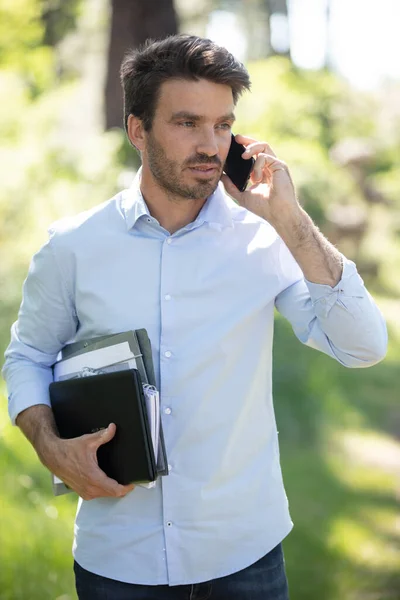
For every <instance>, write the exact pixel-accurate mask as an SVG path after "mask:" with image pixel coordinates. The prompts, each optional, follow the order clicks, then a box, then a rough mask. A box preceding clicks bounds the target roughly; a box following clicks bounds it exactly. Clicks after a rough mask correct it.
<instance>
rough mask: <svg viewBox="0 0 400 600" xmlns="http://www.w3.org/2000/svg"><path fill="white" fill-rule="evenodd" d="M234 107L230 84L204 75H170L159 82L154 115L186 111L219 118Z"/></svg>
mask: <svg viewBox="0 0 400 600" xmlns="http://www.w3.org/2000/svg"><path fill="white" fill-rule="evenodd" d="M233 110H234V103H233V96H232V89H231V88H230V86H229V85H224V84H220V83H214V82H212V81H207V80H206V79H199V80H198V81H190V80H186V79H185V80H183V79H171V80H169V81H165V82H164V83H162V84H161V88H160V95H159V99H158V102H157V108H156V116H161V117H164V118H169V117H171V115H173V114H174V113H178V112H188V113H193V114H197V115H200V116H204V117H210V118H212V117H214V118H218V117H220V116H222V115H227V114H229V113H231V112H233Z"/></svg>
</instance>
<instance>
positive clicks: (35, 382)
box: [3, 239, 78, 423]
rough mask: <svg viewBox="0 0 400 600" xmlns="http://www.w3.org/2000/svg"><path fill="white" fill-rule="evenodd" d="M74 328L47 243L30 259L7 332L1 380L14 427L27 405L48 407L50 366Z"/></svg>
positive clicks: (64, 282) (62, 276) (75, 322)
mask: <svg viewBox="0 0 400 600" xmlns="http://www.w3.org/2000/svg"><path fill="white" fill-rule="evenodd" d="M77 326H78V319H77V316H76V311H75V309H74V304H73V299H72V297H71V294H69V293H68V280H67V277H66V276H65V274H64V273H61V271H60V268H59V265H58V264H57V262H56V259H55V255H54V251H53V248H52V240H51V239H50V240H49V241H48V243H47V244H45V245H44V246H43V247H42V248H41V250H39V252H38V253H37V254H35V256H34V257H33V259H32V262H31V265H30V268H29V272H28V276H27V278H26V280H25V283H24V286H23V300H22V304H21V308H20V310H19V314H18V320H17V321H16V322H15V323H14V324H13V326H12V328H11V342H10V344H9V346H8V348H7V350H6V353H5V359H6V360H5V363H4V367H3V376H4V379H5V380H6V383H7V389H8V399H9V414H10V418H11V421H12V422H13V423H15V419H16V417H17V416H18V414H19V413H20V412H22V411H23V410H25V409H26V408H29V407H30V406H34V405H35V404H47V405H49V406H50V399H49V384H50V383H51V382H52V381H53V373H52V365H53V364H54V363H55V362H56V360H57V355H58V353H59V352H60V350H61V349H62V348H63V346H65V344H66V343H67V342H68V341H69V340H70V339H71V338H72V337H73V336H74V335H75V333H76V330H77Z"/></svg>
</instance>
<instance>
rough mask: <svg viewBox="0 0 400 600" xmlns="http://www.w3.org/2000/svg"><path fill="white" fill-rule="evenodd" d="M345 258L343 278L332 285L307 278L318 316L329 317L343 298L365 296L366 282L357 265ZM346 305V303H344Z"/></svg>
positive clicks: (343, 257)
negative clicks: (333, 308)
mask: <svg viewBox="0 0 400 600" xmlns="http://www.w3.org/2000/svg"><path fill="white" fill-rule="evenodd" d="M342 259H343V272H342V278H341V279H340V281H339V282H338V283H337V284H336V285H335V287H331V286H330V285H327V284H322V283H312V282H311V281H308V280H307V279H305V282H306V285H307V287H308V291H309V292H310V296H311V301H312V303H313V306H314V308H315V312H316V315H317V316H318V317H325V318H326V317H327V316H328V314H329V312H330V310H331V309H332V307H333V306H334V305H335V304H336V303H337V302H338V300H339V299H340V298H341V297H342V298H363V297H364V296H365V287H364V282H363V280H362V279H361V277H360V275H359V274H358V272H357V267H356V265H355V264H354V262H352V261H351V260H348V259H347V258H346V257H345V256H342ZM342 306H345V303H342Z"/></svg>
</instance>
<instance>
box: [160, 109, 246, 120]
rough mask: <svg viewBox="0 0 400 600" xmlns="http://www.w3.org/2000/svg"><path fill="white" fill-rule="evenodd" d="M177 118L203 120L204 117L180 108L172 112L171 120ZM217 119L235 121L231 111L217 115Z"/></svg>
mask: <svg viewBox="0 0 400 600" xmlns="http://www.w3.org/2000/svg"><path fill="white" fill-rule="evenodd" d="M177 119H189V120H190V121H197V122H199V121H203V120H204V117H202V116H201V115H196V114H195V113H191V112H188V111H186V110H180V111H179V112H176V113H172V116H171V121H176V120H177ZM217 121H232V122H233V121H235V115H234V114H233V113H232V112H231V113H229V114H227V115H223V116H222V117H219V118H218V119H217Z"/></svg>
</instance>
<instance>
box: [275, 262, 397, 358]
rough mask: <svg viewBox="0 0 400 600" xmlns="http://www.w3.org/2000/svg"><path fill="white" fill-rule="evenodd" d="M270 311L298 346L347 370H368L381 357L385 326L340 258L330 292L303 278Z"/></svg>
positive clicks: (356, 276)
mask: <svg viewBox="0 0 400 600" xmlns="http://www.w3.org/2000/svg"><path fill="white" fill-rule="evenodd" d="M275 306H276V308H277V310H278V311H279V312H280V313H281V314H282V315H283V316H284V317H285V318H286V319H288V321H289V322H290V323H291V325H292V327H293V331H294V333H295V334H296V336H297V337H298V339H299V340H300V341H301V342H302V343H303V344H305V345H307V346H310V347H311V348H315V349H316V350H320V351H321V352H324V353H325V354H328V355H329V356H331V357H333V358H335V359H336V360H337V361H339V362H340V363H341V364H342V365H344V366H346V367H354V368H355V367H369V366H372V365H374V364H376V363H378V362H379V361H381V360H382V359H383V358H384V357H385V355H386V351H387V329H386V323H385V320H384V318H383V316H382V313H381V312H380V310H379V308H378V307H377V305H376V304H375V302H374V300H373V298H372V297H371V295H370V294H369V292H368V291H367V289H366V288H365V286H364V282H363V280H362V279H361V277H360V275H359V274H358V272H357V269H356V265H355V264H354V263H353V262H352V261H350V260H347V259H346V258H345V257H343V273H342V278H341V280H340V281H339V283H338V284H337V285H336V286H335V287H331V286H329V285H321V284H316V283H311V282H310V281H307V280H305V279H304V278H303V279H300V280H299V281H297V282H296V283H294V284H292V285H291V286H289V287H287V288H286V289H284V290H283V291H282V292H281V293H280V294H279V295H278V296H277V298H276V300H275Z"/></svg>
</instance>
